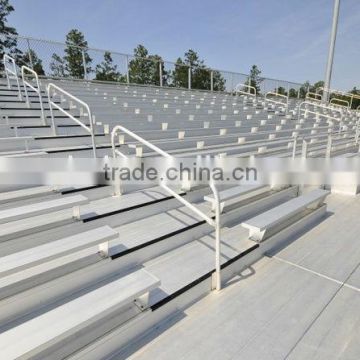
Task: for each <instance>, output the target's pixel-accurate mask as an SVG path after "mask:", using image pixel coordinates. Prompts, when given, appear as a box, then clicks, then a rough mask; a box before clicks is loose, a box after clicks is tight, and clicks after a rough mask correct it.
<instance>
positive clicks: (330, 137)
mask: <svg viewBox="0 0 360 360" xmlns="http://www.w3.org/2000/svg"><path fill="white" fill-rule="evenodd" d="M331 146H332V136H331V134H329V136H328V141H327V144H326V155H325V157H326V158H327V159H329V158H330V156H331Z"/></svg>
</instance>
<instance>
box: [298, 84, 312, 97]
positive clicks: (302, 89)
mask: <svg viewBox="0 0 360 360" xmlns="http://www.w3.org/2000/svg"><path fill="white" fill-rule="evenodd" d="M310 87H311V85H310V82H309V81H305V82H304V83H303V84H302V85H301V86H300V98H302V99H305V97H306V93H307V92H308V91H309V90H310Z"/></svg>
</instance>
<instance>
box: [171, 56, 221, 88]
mask: <svg viewBox="0 0 360 360" xmlns="http://www.w3.org/2000/svg"><path fill="white" fill-rule="evenodd" d="M189 68H190V69H191V88H192V89H200V90H210V88H211V69H209V68H208V67H207V66H206V65H205V62H204V60H202V59H200V57H199V55H198V54H197V52H196V51H194V50H192V49H189V50H188V51H187V52H186V53H185V54H184V60H183V59H181V58H178V59H177V60H176V63H175V69H174V71H173V73H172V79H173V85H174V86H177V87H188V77H189V75H188V73H189ZM213 84H214V90H218V91H222V90H225V79H224V78H223V76H222V75H221V73H220V72H219V71H213Z"/></svg>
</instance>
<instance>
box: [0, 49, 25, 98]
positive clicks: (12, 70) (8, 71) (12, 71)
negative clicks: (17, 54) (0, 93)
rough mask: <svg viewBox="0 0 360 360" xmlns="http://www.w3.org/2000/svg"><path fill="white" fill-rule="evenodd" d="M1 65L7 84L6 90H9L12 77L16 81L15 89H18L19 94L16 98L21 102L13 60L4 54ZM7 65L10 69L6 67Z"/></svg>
mask: <svg viewBox="0 0 360 360" xmlns="http://www.w3.org/2000/svg"><path fill="white" fill-rule="evenodd" d="M3 63H4V71H5V75H6V80H7V83H8V88H9V89H11V83H10V77H11V76H14V77H15V79H16V83H17V88H18V92H19V94H18V97H19V99H20V100H22V94H21V89H20V82H19V76H18V72H17V67H16V63H15V60H14V59H13V58H12V57H11V56H9V55H8V54H4V56H3ZM9 64H11V68H10V67H9V66H8V65H9Z"/></svg>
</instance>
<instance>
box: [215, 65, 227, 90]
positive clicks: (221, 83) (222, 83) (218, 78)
mask: <svg viewBox="0 0 360 360" xmlns="http://www.w3.org/2000/svg"><path fill="white" fill-rule="evenodd" d="M213 86H214V90H215V91H225V89H226V80H225V79H224V77H223V76H222V75H221V73H220V72H219V71H217V70H214V71H213Z"/></svg>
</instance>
